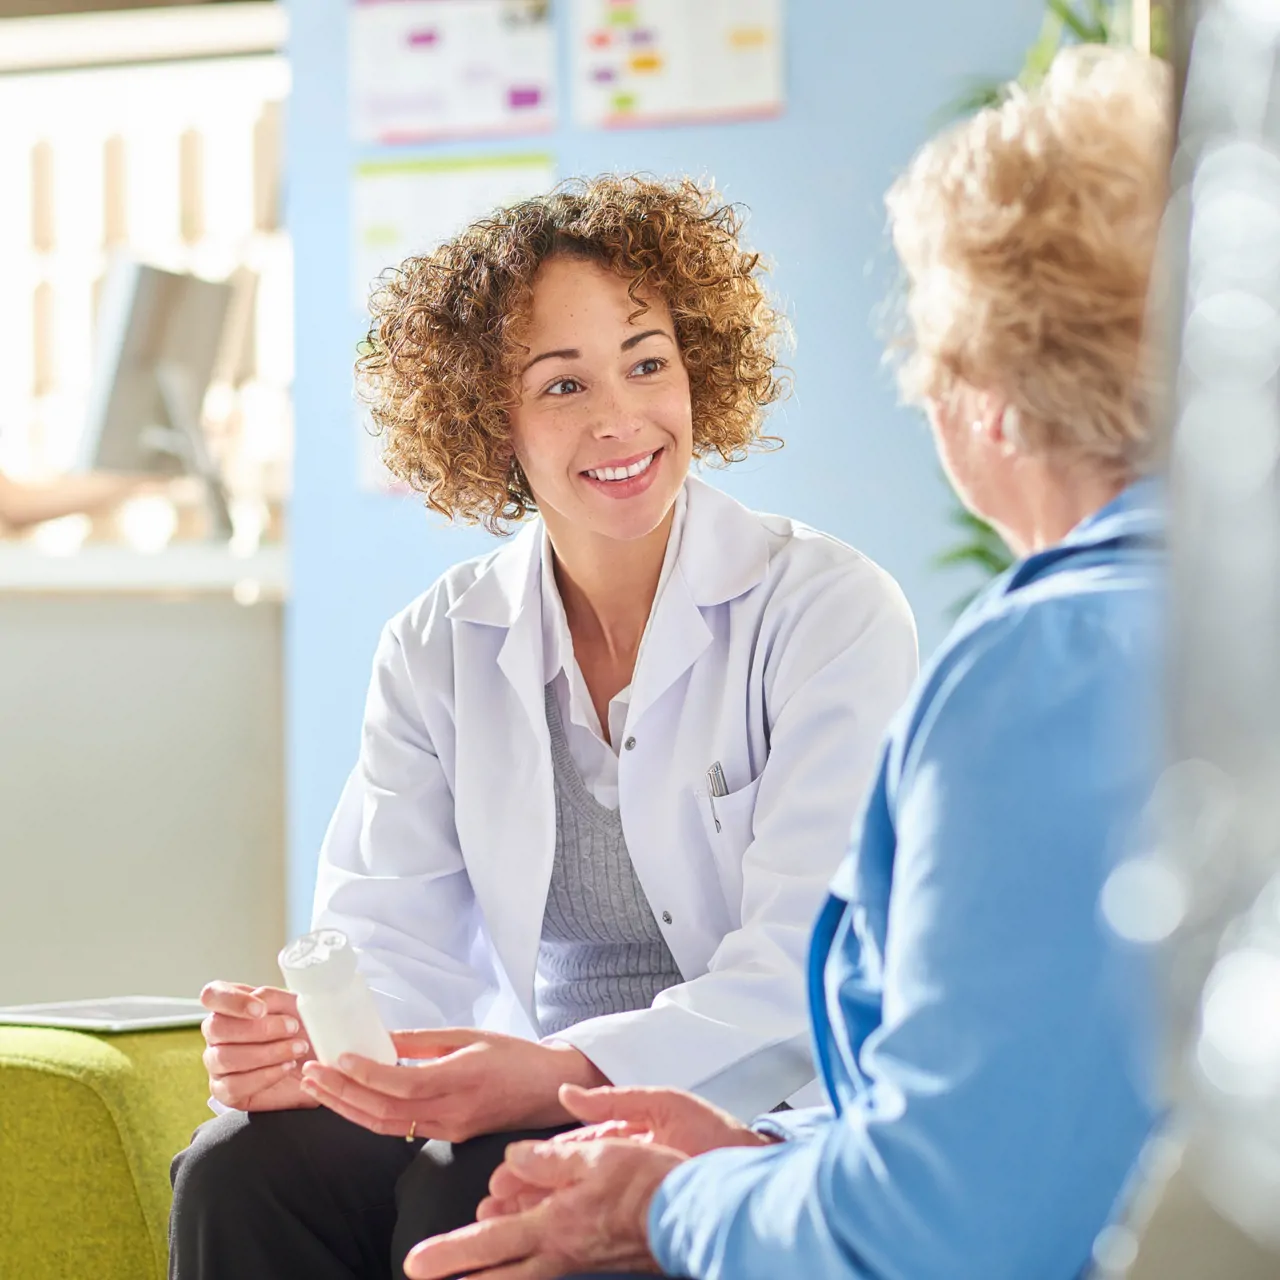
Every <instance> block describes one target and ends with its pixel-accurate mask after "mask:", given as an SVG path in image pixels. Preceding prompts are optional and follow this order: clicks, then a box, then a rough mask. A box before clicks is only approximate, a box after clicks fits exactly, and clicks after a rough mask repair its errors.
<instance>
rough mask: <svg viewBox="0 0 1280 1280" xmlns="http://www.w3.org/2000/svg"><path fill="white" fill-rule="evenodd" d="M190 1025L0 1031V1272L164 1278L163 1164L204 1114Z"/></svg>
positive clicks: (58, 1279) (42, 1277) (46, 1279)
mask: <svg viewBox="0 0 1280 1280" xmlns="http://www.w3.org/2000/svg"><path fill="white" fill-rule="evenodd" d="M202 1048H203V1041H202V1039H201V1036H200V1032H199V1030H198V1029H195V1028H191V1029H185V1030H181V1031H144V1032H137V1033H132V1034H127V1035H109V1036H108V1035H104V1036H96V1035H86V1034H83V1033H81V1032H77V1031H54V1030H48V1029H44V1028H38V1027H0V1276H2V1277H4V1280H71V1277H73V1276H92V1277H94V1280H151V1278H152V1277H155V1280H163V1277H164V1276H165V1275H166V1273H167V1270H168V1261H167V1254H168V1219H169V1161H170V1160H171V1159H172V1157H173V1155H174V1153H175V1152H177V1151H179V1150H180V1149H181V1148H182V1147H185V1146H186V1145H187V1142H188V1141H189V1140H190V1138H191V1134H192V1131H193V1130H194V1129H195V1127H196V1126H197V1125H198V1124H200V1123H201V1122H202V1121H204V1120H207V1119H209V1118H210V1112H209V1109H208V1105H207V1099H208V1096H209V1091H208V1081H207V1079H206V1077H205V1071H204V1067H203V1065H202V1064H201V1061H200V1052H201V1049H202Z"/></svg>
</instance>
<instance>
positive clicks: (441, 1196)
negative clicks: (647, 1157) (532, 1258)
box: [169, 1107, 561, 1280]
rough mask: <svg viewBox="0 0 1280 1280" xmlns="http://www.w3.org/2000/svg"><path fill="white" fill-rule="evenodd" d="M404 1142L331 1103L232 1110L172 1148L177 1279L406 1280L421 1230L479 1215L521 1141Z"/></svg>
mask: <svg viewBox="0 0 1280 1280" xmlns="http://www.w3.org/2000/svg"><path fill="white" fill-rule="evenodd" d="M559 1132H561V1130H559V1129H540V1130H533V1131H525V1132H520V1133H498V1134H491V1135H487V1136H484V1137H480V1138H474V1139H472V1140H471V1141H470V1142H462V1143H458V1144H456V1145H451V1144H450V1143H447V1142H434V1141H433V1142H426V1143H423V1142H412V1143H409V1142H405V1140H404V1139H403V1138H387V1137H382V1136H380V1135H379V1134H376V1133H370V1132H369V1131H368V1130H367V1129H362V1128H360V1126H358V1125H354V1124H351V1123H350V1122H349V1121H347V1120H344V1119H343V1118H342V1117H341V1116H339V1115H336V1114H335V1113H334V1112H332V1111H328V1110H325V1109H324V1108H323V1107H322V1108H319V1109H316V1110H303V1111H264V1112H255V1113H253V1114H251V1115H246V1114H244V1113H242V1112H232V1113H230V1114H228V1115H224V1116H219V1117H218V1118H217V1119H216V1120H210V1121H209V1122H208V1123H207V1124H204V1125H201V1127H200V1128H199V1129H197V1130H196V1133H195V1136H194V1138H193V1139H192V1142H191V1145H190V1146H189V1147H188V1148H187V1149H186V1150H185V1151H183V1152H180V1153H179V1154H178V1155H177V1156H175V1157H174V1161H173V1166H172V1168H171V1171H170V1176H171V1178H172V1180H173V1211H172V1214H171V1216H170V1219H169V1277H170V1280H299V1278H300V1277H303V1276H305V1277H306V1278H307V1280H402V1278H403V1276H404V1259H405V1256H406V1255H407V1254H408V1252H409V1250H410V1249H412V1248H413V1246H414V1245H415V1244H417V1243H418V1241H419V1240H425V1239H426V1238H427V1237H428V1236H433V1235H439V1234H440V1233H441V1232H444V1231H452V1230H454V1229H455V1228H457V1227H463V1226H466V1225H467V1224H468V1223H471V1222H474V1221H475V1214H476V1207H477V1206H478V1205H479V1203H480V1201H481V1200H483V1199H484V1197H485V1193H486V1191H487V1190H488V1186H489V1177H490V1175H491V1174H492V1173H493V1171H494V1170H495V1169H496V1168H497V1167H498V1165H500V1164H501V1163H502V1157H503V1153H504V1152H505V1151H506V1149H507V1145H508V1144H509V1143H511V1142H516V1141H519V1140H520V1139H522V1138H545V1137H550V1136H551V1135H552V1134H554V1133H559Z"/></svg>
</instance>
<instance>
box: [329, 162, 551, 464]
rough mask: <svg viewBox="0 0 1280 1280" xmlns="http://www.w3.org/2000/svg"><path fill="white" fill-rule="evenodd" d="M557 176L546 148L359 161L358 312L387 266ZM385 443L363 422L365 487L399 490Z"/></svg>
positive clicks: (355, 202)
mask: <svg viewBox="0 0 1280 1280" xmlns="http://www.w3.org/2000/svg"><path fill="white" fill-rule="evenodd" d="M555 181H556V165H555V159H554V157H553V156H550V155H546V154H542V153H521V154H514V155H483V156H451V157H444V156H440V157H435V156H430V157H423V158H416V159H410V158H406V159H404V160H370V161H365V162H363V163H361V164H358V165H356V168H355V175H354V182H353V184H352V209H351V226H352V232H353V238H354V243H353V245H352V254H351V261H352V274H351V287H352V294H353V301H354V303H355V306H356V308H357V310H359V311H365V310H366V309H367V307H368V305H369V294H370V291H371V289H372V287H373V284H374V281H375V280H376V279H377V278H378V277H379V276H380V275H381V274H382V273H383V272H384V271H386V270H387V269H388V268H392V267H397V266H399V265H400V263H401V262H403V261H404V260H405V259H406V258H409V257H412V256H414V255H416V254H423V253H428V252H430V250H432V249H434V248H435V247H436V246H437V245H438V244H440V243H441V242H443V241H445V240H447V239H449V237H450V236H453V235H456V234H457V233H458V232H459V231H461V230H462V229H463V227H465V226H466V225H467V224H468V223H469V222H472V221H474V220H475V219H476V218H479V217H482V216H483V215H484V214H486V213H490V212H491V211H493V210H495V209H498V208H500V207H501V206H503V205H507V204H513V203H514V202H516V201H517V200H524V199H527V198H528V197H529V196H535V195H540V194H541V193H542V192H544V191H548V190H550V188H551V187H552V186H554V185H555ZM381 447H382V445H381V441H380V440H377V439H375V438H374V437H372V436H371V435H370V434H369V431H368V424H367V423H366V422H362V423H361V424H360V460H359V477H360V487H361V488H362V489H367V490H386V489H390V488H392V487H393V486H392V483H391V477H390V475H389V474H388V472H387V471H386V469H385V468H384V467H383V466H382V462H381V459H380V452H381Z"/></svg>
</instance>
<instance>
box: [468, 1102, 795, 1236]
mask: <svg viewBox="0 0 1280 1280" xmlns="http://www.w3.org/2000/svg"><path fill="white" fill-rule="evenodd" d="M560 1102H561V1105H562V1106H563V1107H564V1108H565V1110H566V1111H568V1112H569V1114H570V1115H573V1116H576V1117H577V1118H578V1119H579V1120H581V1121H583V1127H582V1128H581V1129H570V1130H569V1131H568V1132H566V1133H561V1134H557V1135H556V1137H555V1138H553V1139H552V1141H553V1142H557V1143H590V1142H598V1141H599V1140H600V1139H602V1138H614V1139H617V1138H625V1139H630V1140H631V1141H632V1142H639V1143H651V1144H654V1145H656V1146H660V1147H667V1148H669V1149H671V1150H673V1151H678V1152H680V1154H681V1155H685V1156H699V1155H701V1154H702V1153H703V1152H704V1151H715V1150H717V1149H718V1148H720V1147H763V1146H769V1145H770V1144H771V1143H772V1142H773V1141H774V1139H773V1138H770V1137H767V1136H766V1135H764V1134H762V1133H756V1132H755V1131H754V1130H753V1129H748V1128H747V1126H746V1125H744V1124H743V1123H742V1122H741V1121H739V1120H737V1119H735V1118H734V1117H733V1116H731V1115H730V1114H729V1113H728V1112H727V1111H721V1110H720V1108H719V1107H714V1106H712V1105H711V1103H709V1102H704V1101H703V1100H702V1099H701V1098H695V1097H694V1096H693V1094H691V1093H683V1092H681V1091H680V1090H679V1089H615V1088H604V1089H590V1090H587V1089H579V1088H577V1087H576V1086H575V1085H565V1086H564V1087H563V1088H562V1089H561V1090H560ZM550 1194H551V1193H550V1192H549V1191H548V1190H547V1189H546V1188H544V1187H541V1186H536V1185H532V1184H530V1183H527V1182H525V1181H523V1180H522V1179H521V1177H520V1174H519V1173H518V1171H517V1169H516V1167H515V1165H513V1164H511V1163H509V1162H508V1163H506V1164H502V1165H500V1166H499V1167H498V1168H497V1169H496V1170H495V1171H494V1174H493V1177H492V1178H491V1179H490V1180H489V1194H488V1196H487V1197H486V1198H485V1199H484V1200H482V1201H481V1202H480V1207H479V1209H478V1210H477V1212H476V1218H477V1220H478V1221H481V1222H483V1221H485V1220H486V1219H489V1218H502V1217H506V1216H508V1215H509V1214H513V1213H523V1212H524V1211H525V1210H528V1209H532V1208H533V1207H534V1206H535V1205H538V1204H541V1203H542V1201H543V1200H545V1199H546V1198H547V1196H548V1195H550Z"/></svg>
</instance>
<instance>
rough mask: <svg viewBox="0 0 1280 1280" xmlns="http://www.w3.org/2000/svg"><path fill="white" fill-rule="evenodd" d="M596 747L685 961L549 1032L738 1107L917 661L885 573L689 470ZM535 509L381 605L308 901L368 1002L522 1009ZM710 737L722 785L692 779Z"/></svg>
mask: <svg viewBox="0 0 1280 1280" xmlns="http://www.w3.org/2000/svg"><path fill="white" fill-rule="evenodd" d="M686 492H687V498H688V506H687V515H686V522H685V529H684V535H683V539H682V541H681V544H680V550H679V557H678V559H677V561H676V565H675V569H674V571H673V572H672V574H671V576H670V579H669V580H668V582H667V584H666V587H665V588H664V590H663V591H662V593H661V594H660V596H659V597H658V599H657V601H656V604H655V608H654V613H653V616H652V618H651V619H650V624H649V632H648V635H647V636H646V639H645V643H644V649H643V654H642V658H641V661H640V663H639V665H638V667H637V670H636V672H635V676H634V679H633V682H632V692H631V705H630V708H629V711H628V715H627V724H626V736H625V738H624V742H623V749H622V750H621V752H620V759H619V779H618V787H619V808H620V812H621V815H622V826H623V831H624V834H625V836H626V841H627V848H628V850H629V851H630V854H631V859H632V862H633V864H634V866H635V870H636V874H637V876H638V877H639V880H640V883H641V885H642V886H643V888H644V891H645V893H646V895H647V897H648V899H649V903H650V905H651V906H652V908H653V912H654V915H655V917H656V918H657V920H658V921H659V923H660V925H661V927H662V931H663V934H664V936H665V937H666V940H667V943H668V945H669V947H670V948H671V952H672V955H673V956H674V957H675V961H676V963H677V964H678V965H679V968H680V972H681V974H682V976H683V979H684V980H683V982H681V983H680V984H678V985H677V986H674V987H672V988H670V989H669V990H667V991H665V992H663V993H662V994H661V995H659V996H658V998H657V999H656V1000H655V1001H654V1004H653V1006H652V1007H651V1008H649V1009H643V1010H639V1011H636V1012H633V1013H622V1014H612V1015H609V1016H606V1017H599V1018H592V1019H590V1020H588V1021H586V1022H582V1023H579V1024H578V1025H577V1026H575V1027H572V1028H570V1029H569V1030H568V1031H565V1032H563V1033H561V1034H560V1035H558V1036H557V1037H556V1039H557V1040H561V1041H567V1042H569V1043H572V1044H574V1045H576V1046H577V1047H578V1048H579V1049H580V1050H581V1051H582V1052H583V1053H584V1054H586V1055H587V1057H589V1058H590V1059H591V1060H592V1061H593V1062H594V1063H595V1064H596V1065H597V1066H598V1067H599V1068H600V1070H601V1071H602V1072H603V1073H604V1074H605V1075H606V1076H607V1077H608V1078H609V1079H610V1080H612V1081H614V1082H615V1083H617V1084H652V1085H669V1086H674V1087H678V1088H684V1089H691V1090H693V1091H694V1092H696V1093H699V1094H701V1095H702V1096H704V1097H706V1098H708V1099H709V1100H711V1101H713V1102H715V1103H717V1104H718V1105H720V1106H722V1107H725V1108H726V1109H728V1110H730V1111H732V1112H734V1113H735V1114H738V1115H743V1116H746V1115H752V1114H756V1113H758V1112H759V1111H761V1110H764V1109H767V1108H769V1107H772V1106H774V1105H775V1104H777V1103H778V1102H779V1101H780V1100H782V1099H783V1098H786V1097H788V1096H792V1095H794V1094H795V1093H796V1091H797V1090H799V1089H801V1087H802V1086H805V1085H806V1084H807V1083H808V1082H809V1081H811V1080H812V1078H813V1074H814V1069H813V1066H812V1063H811V1060H810V1053H809V1030H808V1014H807V1008H806V999H805V959H806V947H807V943H808V937H809V931H810V926H811V924H812V923H813V917H814V914H815V912H816V910H817V908H818V906H819V904H820V903H821V901H822V899H823V897H824V894H825V891H826V886H827V882H828V880H829V879H830V877H831V875H832V874H833V872H834V871H835V869H836V867H837V866H838V865H839V863H840V861H841V859H842V857H843V855H844V853H845V850H846V846H847V843H848V838H849V833H850V829H851V826H852V823H853V820H854V818H855V816H856V815H857V812H858V810H859V808H860V806H861V802H862V797H863V794H864V792H865V790H866V789H867V787H868V785H869V782H870V779H871V776H872V771H873V767H874V764H875V760H876V757H877V752H878V747H879V743H880V739H881V736H882V734H883V732H884V729H885V727H886V725H887V723H888V721H889V719H890V717H891V715H892V714H893V712H894V711H895V710H896V709H897V707H898V706H899V704H900V703H901V702H902V701H903V699H904V698H905V696H906V693H907V691H908V689H909V688H910V687H911V684H912V682H913V680H914V678H915V674H916V665H917V659H916V641H915V628H914V624H913V621H912V617H911V612H910V609H909V608H908V606H907V603H906V600H905V598H904V597H903V595H902V593H901V592H900V591H899V589H898V587H897V585H896V584H895V583H894V581H893V580H892V579H891V578H890V577H889V576H888V575H887V574H885V573H884V572H883V571H882V570H881V569H879V568H878V567H877V566H875V565H874V564H872V563H871V562H870V561H869V560H867V559H866V558H865V557H864V556H862V555H860V554H859V553H858V552H856V551H854V550H852V549H851V548H849V547H847V546H845V545H843V544H842V543H840V542H837V541H836V540H834V539H832V538H829V537H827V536H825V535H823V534H820V533H817V532H815V531H814V530H812V529H809V528H807V527H805V526H804V525H800V524H797V523H795V522H794V521H791V520H787V519H784V518H782V517H778V516H766V515H760V514H757V513H755V512H752V511H748V510H747V509H746V508H745V507H743V506H741V505H740V504H739V503H737V502H735V501H734V500H733V499H731V498H729V497H727V496H726V495H725V494H723V493H720V492H719V491H717V490H715V489H713V488H711V487H710V486H708V485H706V484H704V483H702V482H701V481H699V480H697V479H694V478H692V477H691V478H690V479H689V480H688V481H687V488H686ZM542 536H543V532H542V526H541V523H540V522H534V523H533V524H532V525H531V526H529V527H527V528H526V529H524V530H523V531H522V532H521V533H520V534H519V535H518V536H517V537H516V538H514V539H513V540H512V541H511V542H510V543H508V544H506V545H505V546H503V547H502V548H501V549H500V550H498V551H496V552H494V553H493V554H491V555H489V556H486V557H483V558H481V559H477V560H471V561H468V562H466V563H464V564H460V565H457V566H456V567H455V568H453V569H451V570H449V572H448V573H446V574H445V575H444V577H442V578H441V579H440V580H439V581H438V582H437V583H436V584H435V585H434V586H433V587H431V589H430V590H429V591H427V592H426V593H425V594H424V595H423V596H421V597H420V598H419V599H418V600H417V601H415V602H414V603H413V604H412V605H410V606H409V608H408V609H406V610H405V611H404V612H402V613H401V614H399V615H398V616H397V617H395V618H393V619H392V620H391V622H390V623H389V624H388V625H387V627H386V628H385V630H384V632H383V635H382V640H381V643H380V645H379V648H378V653H377V657H376V660H375V663H374V672H373V680H372V684H371V687H370V690H369V698H368V704H367V707H366V711H365V721H364V731H363V742H362V747H361V752H360V760H359V763H358V765H357V767H356V769H355V771H354V772H353V774H352V775H351V778H350V779H349V781H348V783H347V785H346V788H345V789H344V791H343V794H342V798H341V800H340V801H339V804H338V809H337V812H336V813H335V815H334V818H333V821H332V823H331V825H330V827H329V831H328V834H327V836H326V838H325V843H324V847H323V850H322V853H321V864H320V871H319V878H318V882H317V887H316V902H315V925H316V927H321V926H326V925H333V926H336V927H338V928H341V929H344V930H345V931H346V932H347V933H348V935H349V936H350V937H351V938H352V941H353V942H354V944H355V945H356V946H357V947H359V948H360V949H361V952H362V957H361V963H362V965H363V967H364V971H365V973H366V975H367V977H368V978H369V981H370V985H371V986H372V987H373V988H374V991H375V993H376V995H377V996H378V999H379V1002H380V1004H381V1007H382V1011H383V1015H384V1017H385V1018H386V1019H387V1021H388V1024H389V1025H391V1026H393V1027H397V1028H408V1027H432V1026H459V1025H477V1026H484V1027H489V1028H491V1029H496V1030H503V1031H508V1032H512V1033H515V1034H523V1035H533V1034H536V1031H535V1028H536V1025H537V1023H536V1013H535V1008H534V978H535V972H536V968H537V961H538V948H539V941H540V937H541V931H542V916H543V907H544V903H545V901H546V894H547V886H548V883H549V881H550V877H551V868H552V862H553V859H554V853H555V834H556V833H555V795H554V789H553V780H552V762H551V749H550V739H549V734H548V730H547V723H546V715H545V707H544V700H543V677H544V668H543V654H542V626H541V606H540V594H539V592H540V578H539V574H540V572H541V565H540V560H541V556H540V545H541V543H540V540H541V538H542ZM716 761H719V763H720V764H721V766H722V767H723V769H724V774H725V777H726V779H727V782H728V787H729V792H730V794H728V795H727V796H724V797H722V798H719V799H715V800H714V801H713V800H712V799H711V798H710V797H709V795H708V789H707V770H708V768H709V767H710V766H711V764H712V763H713V762H716Z"/></svg>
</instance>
